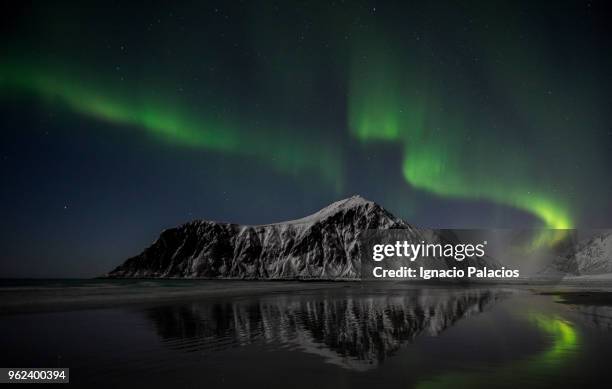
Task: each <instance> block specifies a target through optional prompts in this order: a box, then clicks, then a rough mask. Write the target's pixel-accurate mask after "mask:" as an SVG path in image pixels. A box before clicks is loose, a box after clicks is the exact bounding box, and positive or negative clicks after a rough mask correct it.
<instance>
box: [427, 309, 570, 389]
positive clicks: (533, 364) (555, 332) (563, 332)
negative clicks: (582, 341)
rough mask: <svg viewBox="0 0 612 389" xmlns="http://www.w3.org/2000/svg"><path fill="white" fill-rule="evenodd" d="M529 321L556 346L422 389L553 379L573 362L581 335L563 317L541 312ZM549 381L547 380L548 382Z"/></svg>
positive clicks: (429, 382) (436, 380)
mask: <svg viewBox="0 0 612 389" xmlns="http://www.w3.org/2000/svg"><path fill="white" fill-rule="evenodd" d="M528 319H529V320H530V321H531V322H532V323H535V325H536V326H537V327H538V329H540V330H541V331H542V332H543V333H544V334H546V335H548V336H550V337H551V338H552V339H553V342H552V346H551V347H549V348H548V349H547V350H546V351H544V352H542V353H540V354H538V355H536V356H533V357H531V358H527V359H524V360H522V361H518V362H516V363H510V364H507V365H503V366H501V367H500V368H498V369H496V370H492V371H490V372H487V373H483V374H462V373H447V374H442V375H439V376H437V377H434V378H433V379H431V380H426V381H423V382H421V383H419V384H418V385H417V387H418V388H445V387H451V386H452V387H457V386H459V387H463V386H465V387H468V386H469V387H474V386H476V387H490V386H491V385H492V384H494V385H496V386H498V385H505V386H511V387H512V386H518V385H519V384H520V382H517V381H520V380H525V381H528V382H529V383H530V384H531V385H533V383H534V381H533V380H532V378H533V377H534V375H538V376H540V377H544V378H550V377H552V376H553V375H554V374H555V373H557V372H558V371H559V369H561V368H562V367H563V366H566V364H567V363H568V362H569V358H570V357H571V356H572V354H573V353H574V352H575V351H577V349H578V347H579V336H578V333H577V332H576V329H575V328H574V326H573V325H572V324H571V323H570V322H568V321H566V320H564V319H563V318H561V317H559V316H548V315H544V314H539V313H530V314H528ZM544 382H546V380H544Z"/></svg>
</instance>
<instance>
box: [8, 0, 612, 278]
mask: <svg viewBox="0 0 612 389" xmlns="http://www.w3.org/2000/svg"><path fill="white" fill-rule="evenodd" d="M6 7H7V9H6V12H3V16H2V19H3V23H2V32H3V33H2V35H1V36H2V37H1V38H0V39H1V40H0V42H1V43H0V44H1V45H2V53H3V55H2V56H1V57H0V100H1V101H2V112H3V113H2V115H0V118H1V122H0V123H1V124H2V127H1V136H2V138H1V139H2V142H1V148H0V164H1V165H0V166H1V167H0V169H1V170H2V177H3V179H4V185H3V186H4V188H5V190H4V192H3V194H2V204H3V205H2V206H3V214H4V215H5V221H4V223H3V224H4V225H3V227H2V231H0V232H1V233H2V235H3V238H2V239H3V240H4V241H3V243H4V245H5V246H6V247H8V249H7V250H6V252H5V255H7V258H8V257H11V258H16V259H19V260H13V259H11V260H8V259H7V260H5V261H3V266H4V267H3V270H4V272H6V273H7V274H23V273H24V272H26V271H27V269H28V268H29V267H32V266H33V265H34V264H36V263H38V262H37V261H38V260H37V258H39V257H40V256H41V255H42V253H45V254H49V253H50V254H49V255H50V258H51V259H49V262H53V260H56V261H60V262H61V261H67V262H66V266H67V267H68V268H72V269H74V274H90V273H92V274H95V273H96V272H98V271H100V270H102V269H106V268H108V264H109V263H112V261H113V260H115V259H116V258H117V257H125V256H126V253H129V252H132V251H133V250H136V248H138V247H141V246H142V245H143V242H144V243H146V242H148V241H150V240H151V238H152V237H153V236H154V234H155V233H156V232H157V231H158V230H159V229H160V228H161V227H167V226H170V225H174V224H177V223H181V222H184V221H185V220H188V219H191V218H205V219H215V220H228V221H234V222H241V223H266V222H274V221H279V220H283V219H290V218H295V217H300V216H303V215H305V214H308V213H310V212H312V211H315V210H317V209H318V208H320V207H322V206H324V205H326V204H328V203H330V202H332V201H334V200H337V199H339V198H341V197H345V196H349V195H352V194H355V193H359V194H361V195H363V196H365V197H367V198H370V199H372V200H374V201H376V202H378V203H380V204H382V205H383V206H385V207H386V208H388V209H389V210H390V211H392V212H393V213H395V214H397V215H398V216H401V217H403V218H405V219H406V220H407V221H409V222H411V223H413V224H416V225H422V226H436V227H465V228H469V227H478V228H481V227H501V228H505V227H548V228H552V229H566V228H573V227H593V228H598V227H609V221H610V220H611V217H612V207H611V205H610V202H609V197H610V194H611V193H612V183H611V182H610V180H609V178H608V175H609V173H608V170H609V166H610V165H611V162H612V161H611V159H610V152H611V151H612V127H610V123H611V122H612V121H611V120H610V113H609V102H610V101H611V97H612V96H611V92H610V91H611V90H612V88H611V86H612V85H610V84H611V83H612V79H610V77H609V69H610V68H612V50H610V45H611V43H610V41H609V39H608V36H609V32H610V31H609V29H610V27H609V26H608V23H607V20H608V17H609V16H610V12H609V9H608V8H607V5H606V4H605V3H604V2H581V1H576V2H566V3H564V4H554V3H540V4H532V3H531V2H502V3H498V4H494V5H489V4H488V3H485V2H483V3H482V4H477V3H473V4H472V3H471V4H469V5H461V4H457V3H452V2H448V3H446V2H443V3H430V4H390V3H378V2H354V3H352V4H345V3H343V2H331V3H322V2H313V3H308V2H281V3H274V2H269V3H259V2H249V3H242V2H235V3H229V4H226V3H223V4H213V3H204V4H183V5H180V6H179V5H173V6H168V5H166V6H164V5H154V6H151V7H148V8H147V9H142V8H141V7H135V6H128V5H126V4H120V3H116V4H115V3H113V4H107V3H102V2H100V3H95V2H94V3H91V4H90V5H88V6H84V5H79V6H75V5H71V4H61V3H57V4H45V3H42V2H40V3H34V4H23V3H17V2H16V3H14V4H11V5H7V6H6ZM84 226H93V227H91V228H84ZM66 236H71V237H73V238H71V239H70V240H69V241H66V242H65V243H64V242H63V241H62V239H63V237H66ZM31 240H34V241H35V243H36V244H32V245H31V247H32V248H31V249H30V250H29V251H28V252H26V253H24V252H23V251H22V250H21V249H20V247H23V242H25V241H28V242H29V241H31ZM109 240H112V241H115V242H118V243H117V244H116V245H115V246H113V247H109V246H108V245H107V243H106V242H107V241H109ZM60 241H62V242H61V243H60ZM75 242H76V243H75ZM91 250H94V251H96V250H97V251H98V254H96V255H95V261H96V264H95V266H93V267H92V268H87V266H85V265H82V264H80V263H74V261H76V260H77V259H71V260H68V259H65V258H66V257H72V258H75V257H76V258H85V257H90V256H91ZM75 252H76V255H74V254H75ZM70 261H73V262H70ZM44 266H50V265H44ZM44 266H43V270H41V271H42V273H41V274H47V273H46V272H45V271H44ZM85 269H87V270H85ZM89 269H91V270H89Z"/></svg>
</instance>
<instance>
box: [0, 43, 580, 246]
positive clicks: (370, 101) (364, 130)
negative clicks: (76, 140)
mask: <svg viewBox="0 0 612 389" xmlns="http://www.w3.org/2000/svg"><path fill="white" fill-rule="evenodd" d="M377 58H378V60H377V61H374V62H372V61H368V62H364V63H362V62H359V61H353V62H354V63H353V66H352V69H351V72H350V75H351V77H350V83H349V86H350V90H349V97H348V104H347V106H348V115H347V116H348V126H349V129H350V132H351V133H352V134H353V135H354V136H355V137H356V138H357V139H358V140H360V141H362V142H380V141H383V142H394V143H396V144H397V145H398V146H399V147H400V149H401V150H402V152H403V164H402V167H401V173H402V175H403V177H404V179H405V180H406V181H407V182H408V183H409V184H410V185H411V186H412V187H414V188H417V189H420V190H425V191H428V192H430V193H433V194H435V195H438V196H442V197H450V198H460V199H466V200H485V201H491V202H494V203H497V204H502V205H505V206H510V207H514V208H517V209H520V210H523V211H526V212H528V213H530V214H532V215H535V216H536V217H537V218H538V219H540V220H541V221H542V222H543V224H544V227H546V228H549V229H554V230H563V229H569V228H572V227H573V222H572V218H571V217H570V214H569V212H568V211H567V210H568V208H569V207H568V206H567V205H566V204H564V202H563V201H562V199H561V198H559V197H558V196H557V197H555V196H553V195H551V194H550V193H548V192H547V191H546V188H544V187H543V186H542V185H540V182H539V181H538V180H537V177H533V176H532V175H531V167H532V166H531V165H530V164H529V158H526V157H525V156H524V155H521V154H520V153H517V152H516V150H517V149H520V146H516V145H508V146H507V148H508V149H509V150H513V152H514V153H511V154H508V153H505V154H504V153H500V152H499V150H497V149H495V148H492V147H491V145H495V144H496V143H499V142H498V140H497V139H496V138H495V136H496V135H495V131H491V132H483V131H479V132H478V135H477V136H474V137H473V138H471V139H470V135H469V134H470V133H471V132H470V131H469V129H468V128H466V124H465V123H467V122H468V120H467V119H466V118H465V117H464V115H463V114H460V113H458V112H457V111H453V110H450V109H449V110H446V111H445V112H443V114H440V112H439V111H438V110H435V109H433V108H431V107H434V106H436V105H440V101H437V99H436V97H439V96H440V95H441V93H435V92H436V85H430V84H429V83H428V82H425V81H423V80H427V79H428V78H429V77H426V75H427V71H426V70H424V69H423V68H419V67H418V66H412V68H411V67H408V68H403V67H400V66H399V64H398V61H395V60H391V59H390V58H388V59H389V60H387V61H385V54H384V53H382V52H381V53H379V54H378V56H377ZM58 69H65V66H63V67H59V66H53V65H51V66H42V65H41V66H37V67H31V66H24V65H23V64H22V63H11V62H8V63H4V64H2V65H0V93H7V94H8V92H18V93H23V94H26V95H28V96H35V97H37V98H40V99H42V100H43V101H47V102H49V103H51V104H59V105H61V106H63V107H65V108H67V109H69V110H71V111H73V112H76V113H78V114H82V115H86V116H89V117H93V118H97V119H100V120H104V121H107V122H110V123H114V124H120V125H127V126H131V127H133V128H135V129H141V130H144V131H145V132H146V133H147V134H148V135H149V136H152V137H154V138H156V139H158V140H160V141H162V142H165V143H168V144H173V145H179V146H185V147H190V148H197V149H204V150H210V151H215V152H219V153H227V154H231V155H238V156H245V157H253V158H257V159H259V160H261V161H263V162H264V163H267V164H269V165H270V166H271V167H273V168H274V169H275V170H277V171H279V172H282V173H284V174H290V175H293V176H296V177H297V176H300V175H303V174H308V173H311V174H316V175H317V176H318V177H320V178H321V179H323V180H324V181H325V182H327V183H329V184H330V185H332V187H333V188H334V189H335V191H336V193H339V192H341V188H342V185H343V171H344V168H343V164H342V156H341V153H339V150H338V148H337V147H335V145H334V144H332V143H331V142H324V141H321V140H317V139H313V140H310V139H307V138H304V137H302V138H300V137H298V136H295V135H294V132H289V131H284V130H282V129H278V128H257V129H253V128H249V126H248V125H245V124H244V123H236V122H235V121H233V120H231V119H228V118H227V117H220V116H219V115H212V114H208V115H206V114H205V113H204V114H203V113H202V112H206V109H205V107H204V109H198V110H197V114H196V113H194V111H188V110H185V109H184V105H181V104H177V103H176V102H175V101H173V100H172V99H171V98H168V97H166V98H159V97H155V96H154V95H145V96H142V95H135V94H134V93H138V92H134V91H132V90H126V89H123V90H122V89H120V88H118V87H117V85H116V83H113V82H102V81H104V80H101V79H100V77H97V78H96V82H92V81H91V80H92V79H93V78H91V77H89V78H87V77H75V76H74V74H77V75H78V74H79V73H78V72H70V71H67V70H62V71H59V70H58ZM81 73H82V72H81ZM415 75H421V77H419V78H417V77H416V76H415ZM136 90H138V89H136ZM426 92H427V93H426ZM487 161H494V163H491V164H489V163H488V162H487ZM551 234H553V236H552V238H551ZM545 235H547V236H539V237H536V242H535V243H536V244H539V243H542V242H549V243H550V242H556V241H557V240H558V239H560V238H561V237H562V235H559V234H558V233H555V232H549V233H548V234H545Z"/></svg>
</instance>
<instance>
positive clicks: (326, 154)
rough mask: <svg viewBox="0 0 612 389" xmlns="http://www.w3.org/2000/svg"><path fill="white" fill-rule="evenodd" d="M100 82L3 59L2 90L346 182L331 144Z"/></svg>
mask: <svg viewBox="0 0 612 389" xmlns="http://www.w3.org/2000/svg"><path fill="white" fill-rule="evenodd" d="M56 68H57V67H56ZM42 69H44V70H42ZM100 85H105V84H104V83H100V82H98V83H96V82H89V80H87V79H83V78H78V77H74V76H72V75H69V74H68V72H65V71H64V72H59V71H56V69H55V68H52V67H40V68H31V67H28V66H20V65H14V64H0V93H3V92H4V93H6V92H7V91H13V90H15V91H17V92H20V93H26V94H28V95H32V96H36V97H38V98H40V99H42V100H44V101H47V102H49V103H52V104H59V105H61V106H63V107H65V108H68V109H69V110H71V111H73V112H75V113H78V114H81V115H85V116H89V117H93V118H96V119H99V120H103V121H106V122H109V123H113V124H117V125H127V126H131V127H134V128H138V129H141V130H144V132H146V134H148V135H150V136H152V137H155V138H156V139H158V140H159V141H161V142H164V143H167V144H172V145H177V146H184V147H189V148H197V149H202V150H211V151H215V152H219V153H227V154H233V155H237V156H245V157H254V158H257V159H259V160H262V161H264V162H266V163H268V164H269V165H271V166H272V167H273V168H274V169H276V170H277V171H280V172H282V173H286V174H291V175H294V176H298V175H300V174H303V173H305V172H308V173H314V174H317V175H318V176H319V177H321V178H322V179H324V180H326V181H328V182H331V183H332V185H333V186H334V187H335V189H336V190H337V191H338V190H339V189H340V187H341V185H342V165H341V161H340V160H339V155H338V151H337V150H334V149H332V147H331V145H320V144H318V143H314V142H309V141H306V140H304V139H300V138H297V137H295V136H294V134H292V133H291V132H289V131H278V130H277V131H273V130H263V131H262V130H260V129H259V130H257V131H249V130H248V128H249V126H248V125H244V124H242V125H241V123H236V121H235V120H231V119H225V118H221V119H219V118H216V117H215V118H212V115H208V117H206V116H203V115H199V114H198V115H196V114H194V113H192V112H190V111H187V110H185V109H183V108H182V107H178V106H177V104H174V105H173V104H172V99H170V98H168V99H159V98H157V99H156V98H152V97H150V96H144V97H142V96H137V97H134V96H133V94H131V93H129V91H127V92H126V91H123V93H122V91H119V90H114V89H112V88H111V87H108V86H105V87H100ZM204 111H205V110H204Z"/></svg>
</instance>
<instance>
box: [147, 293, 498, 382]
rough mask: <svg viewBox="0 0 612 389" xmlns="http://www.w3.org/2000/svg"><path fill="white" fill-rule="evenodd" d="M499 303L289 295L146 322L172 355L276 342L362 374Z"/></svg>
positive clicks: (192, 308) (160, 311)
mask: <svg viewBox="0 0 612 389" xmlns="http://www.w3.org/2000/svg"><path fill="white" fill-rule="evenodd" d="M405 293H409V294H405ZM500 297H501V293H500V292H499V291H491V290H474V289H466V290H463V291H448V290H433V291H416V290H413V291H406V292H402V294H401V295H378V294H375V295H372V294H368V295H346V296H338V295H333V296H327V295H323V296H321V295H318V296H295V295H294V296H283V297H272V298H263V299H260V300H253V301H244V300H240V301H228V302H225V303H218V302H215V303H208V304H205V303H194V304H191V305H185V306H168V307H164V308H156V309H152V310H150V311H148V314H149V317H150V319H151V320H153V322H154V323H155V326H156V329H157V331H158V333H159V335H160V336H161V337H162V338H163V339H164V341H165V342H166V343H167V344H168V345H170V346H171V347H173V348H180V349H185V350H186V351H190V350H208V351H212V350H218V349H224V348H227V347H233V346H237V345H245V344H249V343H255V342H265V343H272V342H278V343H281V344H282V345H283V346H288V347H293V348H297V349H300V350H302V351H305V352H308V353H313V354H317V355H321V356H323V357H324V358H325V359H326V360H327V361H328V362H330V363H334V364H338V365H341V366H343V367H346V368H350V369H357V370H364V369H367V368H368V367H369V366H372V365H376V364H377V363H378V362H380V361H382V360H384V359H385V358H387V357H389V356H391V355H393V354H394V353H395V352H396V351H397V350H398V349H399V348H400V346H401V345H402V344H403V343H405V342H410V341H412V340H413V339H414V338H416V337H417V336H419V335H423V334H425V335H437V334H439V333H440V332H442V331H443V330H445V329H446V328H448V327H451V326H452V325H454V324H455V323H456V322H457V321H458V320H460V319H462V318H464V317H467V316H470V315H472V314H475V313H479V312H482V311H483V310H484V309H485V308H486V307H487V306H489V305H490V304H492V303H494V302H495V301H496V300H498V299H499V298H500Z"/></svg>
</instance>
